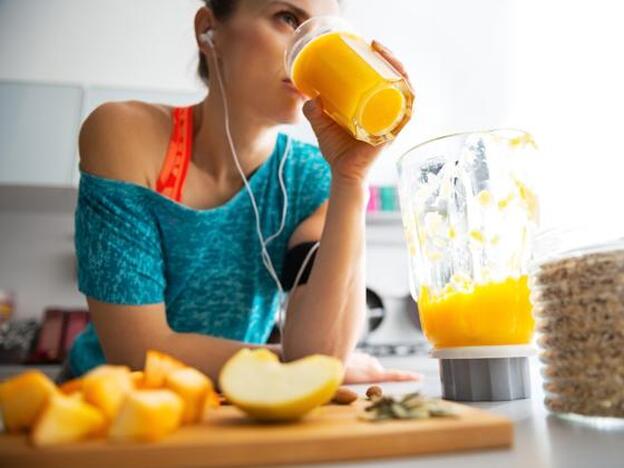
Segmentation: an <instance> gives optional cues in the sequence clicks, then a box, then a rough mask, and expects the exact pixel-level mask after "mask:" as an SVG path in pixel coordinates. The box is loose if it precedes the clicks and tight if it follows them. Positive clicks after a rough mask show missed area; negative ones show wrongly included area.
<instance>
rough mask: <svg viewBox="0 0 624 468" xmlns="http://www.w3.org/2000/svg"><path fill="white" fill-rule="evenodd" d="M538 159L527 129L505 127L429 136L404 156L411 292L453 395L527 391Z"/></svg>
mask: <svg viewBox="0 0 624 468" xmlns="http://www.w3.org/2000/svg"><path fill="white" fill-rule="evenodd" d="M535 158H536V147H535V143H534V142H533V139H532V138H531V136H530V135H529V134H528V133H526V132H523V131H520V130H510V129H509V130H508V129H503V130H490V131H483V132H470V133H460V134H455V135H449V136H445V137H441V138H437V139H434V140H430V141H428V142H425V143H422V144H420V145H418V146H416V147H414V148H412V149H410V150H409V151H408V152H407V153H405V154H404V155H403V156H401V158H400V159H399V162H398V169H399V198H400V203H401V215H402V221H403V227H404V233H405V238H406V242H407V250H408V257H409V262H408V263H409V269H410V272H409V276H410V290H411V294H412V296H413V297H414V299H415V300H416V301H417V302H418V308H419V311H420V320H421V323H422V328H423V332H424V334H425V336H426V338H427V340H429V342H430V343H431V344H432V346H433V350H432V356H433V357H434V358H437V359H439V361H440V376H441V380H442V396H443V397H444V398H446V399H450V400H458V401H502V400H515V399H521V398H528V397H529V396H530V380H529V379H530V377H529V366H528V356H530V355H531V354H533V353H534V350H533V347H532V346H531V342H532V338H533V331H534V325H535V324H534V320H533V314H532V310H531V303H530V300H529V286H528V281H527V274H528V267H529V261H530V257H531V241H532V238H533V236H534V234H535V231H536V229H537V225H538V217H539V207H538V202H537V198H536V196H535V193H534V191H533V190H532V188H531V185H530V183H529V177H528V176H529V174H530V172H531V171H530V168H531V165H532V164H533V162H534V160H535Z"/></svg>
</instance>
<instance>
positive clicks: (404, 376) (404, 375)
mask: <svg viewBox="0 0 624 468" xmlns="http://www.w3.org/2000/svg"><path fill="white" fill-rule="evenodd" d="M385 377H386V378H385V380H393V381H397V382H407V381H414V380H422V374H419V373H418V372H411V371H403V370H398V369H388V370H386V374H385Z"/></svg>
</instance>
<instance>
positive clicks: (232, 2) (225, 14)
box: [198, 0, 238, 84]
mask: <svg viewBox="0 0 624 468" xmlns="http://www.w3.org/2000/svg"><path fill="white" fill-rule="evenodd" d="M203 2H204V3H205V4H206V7H208V8H210V9H211V10H212V12H213V13H214V15H215V18H217V19H218V20H219V21H225V20H227V19H228V18H229V17H230V16H232V13H234V11H235V10H236V5H237V4H238V0H203ZM198 72H199V77H200V78H201V79H202V81H203V82H204V83H206V84H208V82H209V80H208V64H207V63H206V56H205V55H204V54H202V53H201V51H200V52H199V67H198Z"/></svg>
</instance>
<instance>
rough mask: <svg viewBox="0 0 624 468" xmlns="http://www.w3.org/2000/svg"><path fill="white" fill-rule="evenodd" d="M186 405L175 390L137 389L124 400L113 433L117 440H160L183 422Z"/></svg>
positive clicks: (110, 433) (112, 427)
mask: <svg viewBox="0 0 624 468" xmlns="http://www.w3.org/2000/svg"><path fill="white" fill-rule="evenodd" d="M183 411H184V402H183V400H182V398H180V397H179V396H178V395H177V394H176V393H175V392H172V391H171V390H135V391H134V392H131V393H130V394H128V396H127V397H126V399H125V400H124V402H123V404H122V405H121V408H120V410H119V413H118V414H117V418H115V420H114V421H113V424H112V425H111V427H110V430H109V433H108V435H109V438H111V439H112V440H116V441H144V442H150V441H156V440H159V439H161V438H162V437H164V436H166V435H167V434H169V433H171V432H173V431H175V430H176V429H177V428H178V427H180V424H181V423H182V413H183Z"/></svg>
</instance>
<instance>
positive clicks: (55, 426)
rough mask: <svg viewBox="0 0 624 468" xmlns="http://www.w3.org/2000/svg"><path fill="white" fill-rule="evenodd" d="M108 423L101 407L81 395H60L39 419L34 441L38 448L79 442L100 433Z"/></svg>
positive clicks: (53, 399) (32, 439)
mask: <svg viewBox="0 0 624 468" xmlns="http://www.w3.org/2000/svg"><path fill="white" fill-rule="evenodd" d="M74 395H78V394H74ZM104 424H105V418H104V415H103V414H102V413H101V412H100V411H99V410H98V409H97V408H95V407H93V406H91V405H89V404H88V403H85V402H84V401H83V400H82V399H81V398H78V397H77V396H66V395H63V394H61V393H58V394H55V395H53V396H52V397H51V398H50V400H49V401H48V403H47V405H46V407H45V408H44V410H43V411H42V413H41V415H40V416H39V418H37V421H36V422H35V425H34V428H33V431H32V433H31V442H32V443H33V444H34V445H36V446H37V447H43V446H49V445H58V444H66V443H70V442H78V441H79V440H83V439H86V438H87V437H89V436H92V435H97V434H100V433H101V430H102V428H103V426H104Z"/></svg>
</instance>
